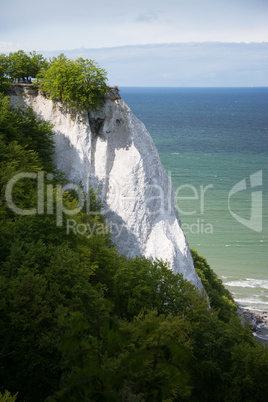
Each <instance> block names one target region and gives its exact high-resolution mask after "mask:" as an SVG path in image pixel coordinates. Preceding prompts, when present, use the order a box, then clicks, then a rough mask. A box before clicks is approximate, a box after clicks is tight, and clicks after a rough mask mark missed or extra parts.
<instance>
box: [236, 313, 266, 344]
mask: <svg viewBox="0 0 268 402" xmlns="http://www.w3.org/2000/svg"><path fill="white" fill-rule="evenodd" d="M237 314H238V315H239V317H240V319H241V322H242V325H245V324H248V325H249V327H250V329H251V330H252V332H253V335H254V337H255V339H256V340H257V341H258V342H261V343H262V344H263V345H264V346H265V345H266V344H267V343H268V312H266V311H264V312H256V311H251V310H249V309H245V308H243V307H238V309H237Z"/></svg>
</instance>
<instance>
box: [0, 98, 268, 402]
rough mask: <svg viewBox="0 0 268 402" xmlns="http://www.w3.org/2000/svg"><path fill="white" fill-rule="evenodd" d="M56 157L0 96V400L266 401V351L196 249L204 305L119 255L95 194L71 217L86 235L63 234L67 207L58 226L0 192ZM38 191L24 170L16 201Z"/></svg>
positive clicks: (43, 130)
mask: <svg viewBox="0 0 268 402" xmlns="http://www.w3.org/2000/svg"><path fill="white" fill-rule="evenodd" d="M52 155H53V135H52V132H51V126H50V125H49V124H48V123H46V122H38V121H37V120H36V118H35V117H34V115H33V113H32V112H31V110H28V111H24V110H21V109H19V110H18V109H13V108H12V107H11V106H10V104H9V100H8V98H7V97H4V96H1V97H0V164H1V169H0V182H1V199H0V227H1V232H0V255H1V262H0V393H2V396H1V394H0V401H1V400H3V401H4V400H6V401H14V400H15V399H16V397H15V396H14V397H11V396H10V395H9V394H8V393H5V391H6V390H8V391H9V392H10V393H11V394H12V395H15V394H16V393H17V392H18V396H17V401H24V400H25V401H27V402H31V401H32V402H40V401H45V400H47V401H75V402H77V401H109V402H110V401H226V402H230V401H266V400H267V397H268V348H267V347H266V348H264V347H263V346H262V345H261V344H259V343H257V342H256V341H255V340H254V338H253V336H252V334H251V332H250V330H249V328H247V327H242V326H241V324H240V321H239V319H238V317H237V316H236V313H235V306H234V303H233V300H232V298H231V296H230V294H229V293H228V292H227V291H226V290H225V289H224V287H223V286H222V284H221V282H220V281H219V280H218V278H217V276H216V275H215V274H214V272H213V271H212V270H211V268H210V267H209V265H208V264H207V262H206V260H205V259H204V258H203V257H200V256H199V255H198V254H197V253H196V252H195V251H192V254H193V258H194V263H195V266H196V268H197V270H198V273H199V274H200V276H201V278H202V281H203V284H204V287H205V288H206V291H207V294H208V295H209V298H210V304H211V308H208V303H207V299H206V297H204V296H203V295H201V294H200V293H199V292H198V291H197V290H196V289H195V288H194V287H193V286H192V285H191V284H190V283H189V282H187V281H186V280H184V279H183V278H182V277H181V276H180V275H175V274H173V273H172V272H171V271H170V270H169V269H168V266H167V265H166V264H165V263H164V262H162V261H151V260H147V259H144V258H135V259H131V260H127V259H126V258H125V257H124V256H122V255H118V254H117V250H116V248H115V247H114V246H113V245H112V244H111V241H110V238H109V233H108V231H107V230H106V229H105V219H104V217H103V216H102V215H101V213H100V212H99V211H100V207H101V205H100V203H99V202H98V200H97V197H96V194H95V193H94V192H92V191H91V192H90V195H89V196H90V198H91V206H92V207H91V211H92V213H91V214H86V213H85V211H83V210H82V211H80V213H78V214H77V215H75V216H72V219H75V221H76V222H77V224H78V223H84V224H85V223H86V224H88V225H90V226H91V228H94V227H98V230H96V231H95V232H94V231H93V234H92V236H88V233H85V234H77V235H75V234H74V233H72V232H71V233H69V234H67V231H66V220H67V218H66V216H65V215H64V222H63V226H57V225H56V217H55V214H53V213H44V214H33V215H24V216H22V215H19V214H15V213H14V212H12V210H11V209H10V208H9V206H8V204H7V202H6V194H5V190H6V185H7V183H8V181H9V180H10V179H11V178H12V177H13V176H14V175H15V174H17V173H20V172H33V173H36V172H40V171H44V172H46V173H47V172H49V173H50V174H52V175H53V180H51V176H50V177H49V178H50V180H48V179H47V175H46V173H45V175H44V177H45V189H46V191H47V192H49V188H51V187H49V186H48V184H50V185H51V184H52V185H53V188H54V189H55V187H56V184H61V183H63V177H62V175H61V173H60V172H59V171H58V170H57V169H56V167H55V166H54V165H53V163H52ZM36 190H37V185H36V180H33V179H31V178H24V179H22V180H20V181H18V182H17V183H16V184H15V185H14V188H13V193H12V196H13V201H14V202H15V203H16V205H18V206H19V207H20V208H27V209H30V208H34V207H35V206H36V203H37V199H38V196H37V194H36V193H37V191H36ZM46 195H47V194H46ZM53 197H54V202H56V197H57V194H56V192H55V191H54V192H53ZM44 200H45V201H44V202H45V205H44V211H47V208H46V207H47V206H46V202H47V201H46V200H47V197H46V196H45V197H44ZM64 203H65V205H67V206H70V207H71V206H72V207H73V206H74V205H76V203H77V200H76V195H75V194H65V196H64ZM96 222H97V223H98V226H96V225H95V224H96ZM100 225H101V226H102V227H103V230H102V231H100V230H99V228H100ZM4 394H5V396H3V395H4Z"/></svg>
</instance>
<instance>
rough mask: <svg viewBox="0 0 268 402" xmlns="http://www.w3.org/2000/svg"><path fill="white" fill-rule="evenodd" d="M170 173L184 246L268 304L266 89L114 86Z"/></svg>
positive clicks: (236, 288) (245, 295) (244, 300)
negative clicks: (146, 130)
mask: <svg viewBox="0 0 268 402" xmlns="http://www.w3.org/2000/svg"><path fill="white" fill-rule="evenodd" d="M120 91H121V96H122V98H123V100H124V101H125V102H126V103H127V104H128V105H129V107H130V108H131V109H132V111H133V113H134V114H135V115H136V116H137V117H138V118H139V119H140V120H142V121H143V123H144V124H145V125H146V127H147V129H148V131H149V132H150V134H151V136H152V138H153V140H154V143H155V145H156V147H157V149H158V151H159V154H160V158H161V160H162V163H163V165H164V167H165V169H166V170H167V171H168V173H169V174H170V176H171V178H172V181H173V185H174V189H175V193H176V199H177V204H178V209H179V213H180V218H181V221H182V223H183V228H184V232H185V234H186V237H187V240H188V242H189V244H190V247H192V248H195V249H197V250H198V251H199V253H201V254H203V255H204V256H205V257H206V258H207V260H208V262H209V263H210V264H211V266H212V268H213V269H214V270H215V271H216V272H217V274H218V275H219V276H220V277H222V278H223V280H224V282H225V284H226V286H227V287H228V288H229V289H230V291H231V292H232V293H233V294H234V296H235V298H236V300H237V301H238V302H239V303H240V304H241V305H243V306H245V307H248V308H251V309H255V310H267V309H268V263H267V261H268V88H120Z"/></svg>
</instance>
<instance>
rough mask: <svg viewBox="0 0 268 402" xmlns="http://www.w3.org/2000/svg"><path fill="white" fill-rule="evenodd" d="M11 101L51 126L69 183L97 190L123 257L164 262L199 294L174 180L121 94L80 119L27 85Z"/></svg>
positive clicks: (58, 154) (12, 96)
mask: <svg viewBox="0 0 268 402" xmlns="http://www.w3.org/2000/svg"><path fill="white" fill-rule="evenodd" d="M10 99H11V102H12V103H13V104H14V105H15V106H17V105H18V104H24V105H26V106H31V107H32V108H33V111H34V112H35V114H36V115H37V116H38V117H39V118H41V119H43V120H46V121H47V120H50V122H51V123H52V124H53V125H54V129H53V131H54V133H55V144H56V149H55V162H56V164H57V166H58V167H59V168H60V169H61V170H62V171H64V172H65V174H66V176H67V178H68V180H69V181H71V182H73V183H79V182H82V183H83V185H84V187H85V189H88V187H93V188H98V194H99V196H100V198H101V199H102V201H103V203H104V211H103V212H104V214H105V215H106V217H107V224H108V226H110V227H111V233H112V238H113V241H114V243H115V244H116V245H117V247H118V251H119V252H120V253H122V254H124V255H126V256H127V257H134V256H137V255H138V256H141V255H143V256H146V257H153V258H160V259H163V260H167V261H168V262H169V264H170V267H171V268H172V269H173V271H174V272H176V273H182V274H183V276H184V278H186V279H188V280H189V281H190V282H192V283H193V284H194V285H196V286H197V287H198V288H199V289H202V284H201V281H200V278H199V277H198V275H197V273H196V271H195V269H194V266H193V261H192V257H191V254H190V251H189V247H188V244H187V241H186V239H185V236H184V233H183V230H182V228H181V223H180V220H179V216H178V211H177V207H176V202H175V197H174V191H173V187H172V183H171V179H170V177H169V176H168V175H167V173H166V171H165V169H164V168H163V166H162V164H161V161H160V159H159V155H158V152H157V149H156V147H155V145H154V143H153V141H152V139H151V137H150V135H149V133H148V132H147V130H146V128H145V126H144V124H143V123H142V122H141V121H140V120H138V119H137V118H136V117H135V116H134V115H133V113H132V112H131V110H130V109H129V107H128V106H127V105H126V104H125V103H124V101H123V100H122V99H120V97H119V96H118V94H117V93H116V92H113V94H112V95H111V96H109V97H108V98H107V100H106V102H105V105H104V107H103V108H102V110H101V111H100V112H94V113H92V112H90V113H87V112H85V113H83V114H81V113H77V114H73V113H71V111H70V110H69V109H68V108H66V107H65V106H64V105H61V104H53V102H52V101H51V100H49V99H47V98H46V97H45V96H43V95H42V94H40V93H38V92H37V91H36V90H33V89H31V87H30V86H25V87H22V86H21V87H18V86H17V88H14V89H13V93H11V94H10Z"/></svg>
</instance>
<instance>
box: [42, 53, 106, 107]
mask: <svg viewBox="0 0 268 402" xmlns="http://www.w3.org/2000/svg"><path fill="white" fill-rule="evenodd" d="M106 76H107V73H106V71H105V70H104V69H102V68H100V67H99V66H98V64H97V63H95V62H94V61H92V60H88V59H82V58H80V59H77V60H70V59H68V58H67V57H66V56H65V55H64V54H60V55H59V56H58V57H54V58H53V59H52V61H51V63H50V65H49V67H48V68H47V69H42V70H41V71H40V73H39V74H38V81H39V86H40V89H41V90H42V91H44V92H45V93H47V94H48V95H49V97H50V98H51V99H52V100H53V101H63V102H65V103H66V104H67V105H69V106H71V107H73V108H76V109H95V108H97V107H99V106H101V105H102V104H103V102H104V96H105V94H106V93H107V91H108V86H107V85H106V80H107V78H106Z"/></svg>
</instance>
